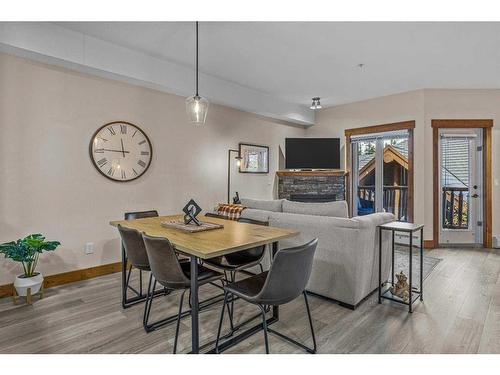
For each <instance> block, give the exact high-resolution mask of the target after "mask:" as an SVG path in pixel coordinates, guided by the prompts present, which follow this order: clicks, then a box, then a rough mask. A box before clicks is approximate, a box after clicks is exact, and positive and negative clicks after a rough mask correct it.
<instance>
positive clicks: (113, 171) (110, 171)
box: [108, 167, 115, 176]
mask: <svg viewBox="0 0 500 375" xmlns="http://www.w3.org/2000/svg"><path fill="white" fill-rule="evenodd" d="M114 174H115V169H114V168H113V167H111V168H109V171H108V176H113V175H114Z"/></svg>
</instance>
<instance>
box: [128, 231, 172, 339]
mask: <svg viewBox="0 0 500 375" xmlns="http://www.w3.org/2000/svg"><path fill="white" fill-rule="evenodd" d="M118 232H119V233H120V237H121V239H122V245H123V247H124V249H125V253H126V254H127V260H128V262H129V263H130V265H131V268H132V267H133V268H136V269H138V270H139V271H140V272H142V271H145V272H150V271H151V267H150V265H149V259H148V254H147V252H146V247H145V246H144V241H143V239H142V235H141V233H140V232H138V231H136V230H135V229H129V228H126V227H123V226H121V225H118ZM129 279H130V272H129V275H128V277H127V284H128V282H129ZM141 284H142V279H141ZM152 285H153V288H152V289H151V286H152ZM155 292H156V284H153V274H152V273H150V275H149V285H148V292H147V295H146V300H145V304H144V315H143V319H142V324H143V326H144V330H145V331H146V332H151V331H153V330H154V328H155V326H156V324H157V322H155V323H149V315H150V312H151V306H152V304H153V299H154V298H155V297H157V296H158V295H167V294H168V293H169V292H170V291H169V290H167V289H165V288H164V290H163V293H160V294H156V293H155Z"/></svg>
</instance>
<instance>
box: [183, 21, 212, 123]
mask: <svg viewBox="0 0 500 375" xmlns="http://www.w3.org/2000/svg"><path fill="white" fill-rule="evenodd" d="M208 105H209V103H208V100H207V99H205V98H203V97H201V96H200V95H199V94H198V22H196V94H194V96H191V97H189V98H187V99H186V113H187V115H188V119H189V121H190V122H192V123H193V124H195V125H203V124H204V123H205V119H206V118H207V112H208Z"/></svg>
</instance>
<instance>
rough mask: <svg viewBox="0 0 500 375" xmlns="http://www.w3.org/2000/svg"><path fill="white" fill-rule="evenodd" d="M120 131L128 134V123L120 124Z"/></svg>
mask: <svg viewBox="0 0 500 375" xmlns="http://www.w3.org/2000/svg"><path fill="white" fill-rule="evenodd" d="M120 133H122V134H127V125H120Z"/></svg>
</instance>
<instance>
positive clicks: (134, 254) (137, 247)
mask: <svg viewBox="0 0 500 375" xmlns="http://www.w3.org/2000/svg"><path fill="white" fill-rule="evenodd" d="M118 232H120V236H121V238H122V245H123V248H124V249H125V254H127V258H128V261H129V262H130V263H131V264H132V265H133V266H134V267H135V268H139V269H143V270H144V269H149V260H148V254H147V253H146V247H145V246H144V241H143V240H142V235H141V233H139V232H138V231H136V230H135V229H130V228H126V227H123V226H121V225H118Z"/></svg>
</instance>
